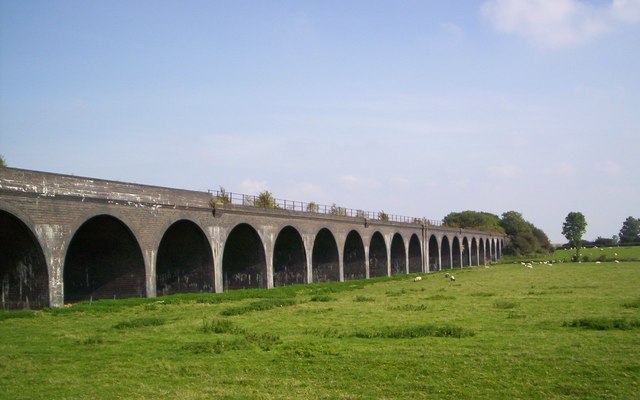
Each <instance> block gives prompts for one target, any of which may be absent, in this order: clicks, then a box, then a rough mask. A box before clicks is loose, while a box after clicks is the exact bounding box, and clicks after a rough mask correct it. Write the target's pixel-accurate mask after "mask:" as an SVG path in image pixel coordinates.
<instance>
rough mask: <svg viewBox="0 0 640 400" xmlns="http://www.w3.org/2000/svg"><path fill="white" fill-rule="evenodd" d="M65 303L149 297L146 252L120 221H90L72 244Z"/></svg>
mask: <svg viewBox="0 0 640 400" xmlns="http://www.w3.org/2000/svg"><path fill="white" fill-rule="evenodd" d="M63 275H64V278H63V279H64V300H65V302H73V301H82V300H90V299H94V300H96V299H111V298H113V299H116V298H126V297H143V296H146V289H145V267H144V259H143V257H142V251H141V250H140V246H139V245H138V242H137V240H136V238H135V237H134V236H133V233H132V232H131V231H130V230H129V228H128V227H127V226H126V225H125V224H124V223H123V222H121V221H120V220H118V219H117V218H114V217H112V216H109V215H99V216H97V217H93V218H91V219H89V220H87V221H86V222H85V223H84V224H82V226H81V227H80V228H79V229H78V230H77V231H76V233H75V234H74V235H73V238H72V239H71V242H70V243H69V249H68V250H67V256H66V259H65V263H64V274H63Z"/></svg>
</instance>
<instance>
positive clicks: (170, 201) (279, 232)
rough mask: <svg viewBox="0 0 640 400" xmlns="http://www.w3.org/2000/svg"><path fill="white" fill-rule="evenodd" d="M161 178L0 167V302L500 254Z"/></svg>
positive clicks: (446, 236)
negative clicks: (141, 180) (228, 200)
mask: <svg viewBox="0 0 640 400" xmlns="http://www.w3.org/2000/svg"><path fill="white" fill-rule="evenodd" d="M211 199H212V196H211V194H210V193H207V192H197V191H189V190H180V189H170V188H164V187H156V186H148V185H139V184H132V183H123V182H115V181H108V180H102V179H93V178H83V177H75V176H68V175H60V174H52V173H45V172H37V171H29V170H21V169H15V168H0V280H1V281H0V302H1V305H0V306H1V307H2V308H3V309H9V308H42V307H49V306H51V307H60V306H62V305H63V304H64V303H69V302H74V301H81V300H89V299H94V300H95V299H103V298H125V297H155V296H162V295H166V294H173V293H185V292H216V293H219V292H222V291H225V290H232V289H242V288H272V287H274V286H282V285H289V284H296V283H300V284H304V283H311V282H326V281H344V280H350V279H365V278H371V277H378V276H390V275H395V274H408V273H427V272H431V271H436V270H442V269H452V268H464V267H469V266H476V265H483V264H486V263H490V262H492V261H496V260H497V259H499V258H500V255H501V253H502V247H503V245H504V236H503V235H500V234H495V233H493V234H492V233H488V232H480V231H471V230H464V229H454V228H447V227H443V226H434V225H431V224H428V223H425V222H424V221H422V222H420V221H419V220H416V221H415V222H397V221H383V220H379V219H367V218H363V217H350V216H340V215H330V214H321V213H315V212H303V211H291V210H286V209H274V208H260V207H254V206H241V205H234V204H216V205H215V206H212V202H211Z"/></svg>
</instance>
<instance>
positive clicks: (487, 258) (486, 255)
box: [484, 239, 491, 264]
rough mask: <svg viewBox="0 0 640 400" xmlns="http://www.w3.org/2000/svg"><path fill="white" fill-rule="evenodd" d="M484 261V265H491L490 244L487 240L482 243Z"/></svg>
mask: <svg viewBox="0 0 640 400" xmlns="http://www.w3.org/2000/svg"><path fill="white" fill-rule="evenodd" d="M484 261H485V264H491V244H490V243H489V239H487V240H485V241H484Z"/></svg>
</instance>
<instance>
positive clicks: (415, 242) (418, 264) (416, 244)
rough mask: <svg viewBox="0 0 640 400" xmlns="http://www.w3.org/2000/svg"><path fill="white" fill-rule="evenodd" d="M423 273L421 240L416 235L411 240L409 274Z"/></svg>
mask: <svg viewBox="0 0 640 400" xmlns="http://www.w3.org/2000/svg"><path fill="white" fill-rule="evenodd" d="M416 272H422V250H421V249H420V239H418V235H416V234H415V233H414V234H413V235H411V239H410V240H409V273H416Z"/></svg>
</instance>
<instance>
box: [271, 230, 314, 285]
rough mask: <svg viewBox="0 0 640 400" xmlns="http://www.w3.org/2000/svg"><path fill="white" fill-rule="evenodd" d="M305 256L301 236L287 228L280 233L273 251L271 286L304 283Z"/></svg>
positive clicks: (305, 272)
mask: <svg viewBox="0 0 640 400" xmlns="http://www.w3.org/2000/svg"><path fill="white" fill-rule="evenodd" d="M306 275H307V256H306V253H305V251H304V243H303V242H302V236H300V233H298V231H297V230H296V229H295V228H293V227H291V226H287V227H285V228H284V229H282V230H281V231H280V234H278V237H277V239H276V244H275V246H274V249H273V285H274V286H285V285H293V284H296V283H305V280H306V279H305V278H306Z"/></svg>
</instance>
